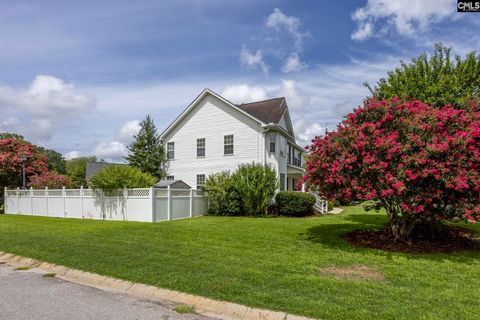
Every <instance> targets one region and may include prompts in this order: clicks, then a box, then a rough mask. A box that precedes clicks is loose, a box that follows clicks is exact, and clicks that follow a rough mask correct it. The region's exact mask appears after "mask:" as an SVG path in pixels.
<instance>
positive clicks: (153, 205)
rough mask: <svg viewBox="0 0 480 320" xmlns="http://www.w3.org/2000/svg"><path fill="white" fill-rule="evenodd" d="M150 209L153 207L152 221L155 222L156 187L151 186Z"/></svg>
mask: <svg viewBox="0 0 480 320" xmlns="http://www.w3.org/2000/svg"><path fill="white" fill-rule="evenodd" d="M149 194H150V209H151V213H152V215H151V217H150V218H151V221H152V222H155V189H154V188H153V187H150V193H149Z"/></svg>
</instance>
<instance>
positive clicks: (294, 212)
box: [275, 191, 315, 217]
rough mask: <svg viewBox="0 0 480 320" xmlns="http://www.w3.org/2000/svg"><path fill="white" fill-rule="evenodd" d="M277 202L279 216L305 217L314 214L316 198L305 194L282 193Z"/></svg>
mask: <svg viewBox="0 0 480 320" xmlns="http://www.w3.org/2000/svg"><path fill="white" fill-rule="evenodd" d="M275 202H276V204H277V212H278V214H279V215H282V216H291V217H304V216H308V215H311V214H313V205H314V204H315V197H314V196H313V195H311V194H309V193H305V192H292V191H282V192H279V193H277V195H276V196H275Z"/></svg>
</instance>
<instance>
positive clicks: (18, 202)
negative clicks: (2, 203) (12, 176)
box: [17, 187, 20, 214]
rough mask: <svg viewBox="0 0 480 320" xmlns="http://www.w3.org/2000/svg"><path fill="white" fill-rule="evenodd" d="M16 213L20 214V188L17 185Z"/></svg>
mask: <svg viewBox="0 0 480 320" xmlns="http://www.w3.org/2000/svg"><path fill="white" fill-rule="evenodd" d="M17 214H20V188H19V187H17Z"/></svg>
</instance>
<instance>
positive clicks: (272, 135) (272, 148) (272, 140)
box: [270, 132, 276, 153]
mask: <svg viewBox="0 0 480 320" xmlns="http://www.w3.org/2000/svg"><path fill="white" fill-rule="evenodd" d="M275 138H276V135H275V132H270V152H273V153H274V152H275Z"/></svg>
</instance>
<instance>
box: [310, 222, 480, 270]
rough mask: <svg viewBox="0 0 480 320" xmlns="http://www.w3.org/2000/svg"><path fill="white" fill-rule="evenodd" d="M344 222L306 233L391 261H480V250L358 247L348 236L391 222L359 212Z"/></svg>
mask: <svg viewBox="0 0 480 320" xmlns="http://www.w3.org/2000/svg"><path fill="white" fill-rule="evenodd" d="M341 218H342V219H341V220H340V223H322V224H318V225H315V226H312V227H310V228H308V229H307V230H306V232H305V233H304V235H305V236H306V239H307V240H308V241H311V242H313V243H316V244H321V245H324V246H328V247H330V248H334V249H340V250H343V251H348V252H361V251H366V250H368V251H370V252H371V253H374V254H375V255H380V256H385V258H387V259H391V258H392V257H393V256H404V257H407V258H408V259H412V260H424V259H428V260H432V261H438V262H440V261H447V260H448V261H455V262H461V263H469V262H475V261H476V260H477V259H480V251H478V250H477V251H469V250H465V251H458V252H453V253H419V254H414V253H404V252H394V251H387V250H382V249H374V248H364V247H358V246H355V245H353V244H351V243H350V242H348V241H347V240H345V239H344V236H345V235H346V234H348V233H350V232H353V231H356V230H366V229H381V228H383V227H384V226H385V224H387V223H388V218H387V216H386V215H382V214H375V213H372V214H368V213H356V214H348V215H344V216H342V217H341Z"/></svg>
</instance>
